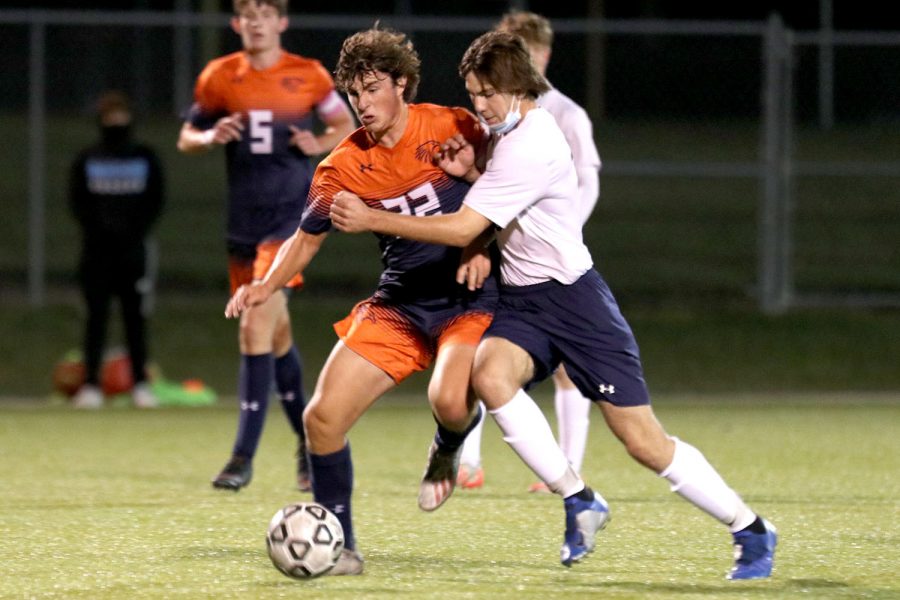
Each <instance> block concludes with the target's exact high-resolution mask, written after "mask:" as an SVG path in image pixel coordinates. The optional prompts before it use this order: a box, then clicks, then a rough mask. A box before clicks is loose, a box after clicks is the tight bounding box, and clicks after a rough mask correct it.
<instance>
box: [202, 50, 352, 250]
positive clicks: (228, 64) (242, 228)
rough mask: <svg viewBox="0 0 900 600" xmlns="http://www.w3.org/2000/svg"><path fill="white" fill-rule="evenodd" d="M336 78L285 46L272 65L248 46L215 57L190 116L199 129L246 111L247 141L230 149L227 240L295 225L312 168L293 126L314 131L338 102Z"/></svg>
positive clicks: (261, 236)
mask: <svg viewBox="0 0 900 600" xmlns="http://www.w3.org/2000/svg"><path fill="white" fill-rule="evenodd" d="M340 102H341V100H340V98H339V97H338V96H337V95H336V94H335V93H334V82H333V81H332V79H331V76H330V75H329V74H328V71H326V70H325V68H324V67H322V65H321V64H320V63H319V61H317V60H313V59H309V58H304V57H302V56H298V55H296V54H290V53H288V52H283V53H282V55H281V58H280V59H279V60H278V62H277V63H276V64H275V65H273V66H272V67H270V68H268V69H264V70H256V69H254V68H253V67H252V66H251V65H250V63H249V61H248V60H247V57H246V54H245V53H244V52H235V53H233V54H229V55H227V56H223V57H221V58H218V59H216V60H213V61H211V62H210V63H209V64H208V65H207V66H206V68H205V69H204V70H203V72H202V73H201V74H200V76H199V77H198V78H197V85H196V88H195V91H194V105H193V106H192V108H191V111H190V115H189V117H188V118H189V121H190V122H191V123H192V124H193V125H194V126H196V127H198V128H200V129H207V128H210V127H212V126H213V125H214V124H215V123H216V121H217V120H218V119H220V118H222V117H224V116H227V115H230V114H233V113H240V114H241V115H242V120H243V124H244V131H243V136H242V139H241V140H239V141H236V142H231V143H229V144H228V145H227V147H226V161H227V171H228V225H227V226H228V241H229V243H230V244H236V245H241V246H245V247H255V246H256V245H257V244H259V243H260V242H262V241H265V240H283V239H286V238H288V237H290V235H291V234H293V232H294V231H295V230H296V228H297V224H298V223H299V220H300V215H301V214H302V211H303V206H304V204H305V202H306V196H307V192H308V189H309V182H310V179H311V177H312V166H311V165H310V162H309V159H308V158H307V157H306V156H305V155H304V154H303V153H302V152H301V151H300V150H299V149H297V148H295V147H292V146H291V145H290V143H289V141H290V137H291V131H290V126H291V125H294V126H296V127H298V128H300V129H311V128H312V124H313V116H314V114H315V112H316V111H318V112H319V113H321V114H328V113H330V112H331V111H333V110H335V108H341V107H340V106H335V103H340Z"/></svg>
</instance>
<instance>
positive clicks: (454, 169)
mask: <svg viewBox="0 0 900 600" xmlns="http://www.w3.org/2000/svg"><path fill="white" fill-rule="evenodd" d="M433 158H434V163H435V164H436V165H437V166H439V167H440V168H441V169H443V170H444V172H446V173H447V174H448V175H453V176H454V177H462V178H464V179H468V178H469V176H470V174H471V172H472V171H473V170H474V169H475V148H474V147H473V146H472V144H470V143H469V142H468V140H466V138H464V137H463V136H462V134H459V133H457V134H456V135H454V136H453V137H450V138H447V141H445V142H444V143H443V144H441V147H440V148H439V149H438V150H437V151H436V152H435V153H434V156H433Z"/></svg>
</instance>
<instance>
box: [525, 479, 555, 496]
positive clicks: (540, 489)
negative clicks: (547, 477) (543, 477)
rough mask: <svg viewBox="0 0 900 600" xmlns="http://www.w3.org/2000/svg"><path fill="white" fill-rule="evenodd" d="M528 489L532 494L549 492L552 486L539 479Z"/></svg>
mask: <svg viewBox="0 0 900 600" xmlns="http://www.w3.org/2000/svg"><path fill="white" fill-rule="evenodd" d="M528 491H529V492H530V493H532V494H549V493H550V488H548V487H547V484H546V483H544V482H543V481H538V482H535V483H532V484H531V485H529V486H528Z"/></svg>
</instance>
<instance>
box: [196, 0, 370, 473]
mask: <svg viewBox="0 0 900 600" xmlns="http://www.w3.org/2000/svg"><path fill="white" fill-rule="evenodd" d="M234 14H235V16H234V17H233V18H232V20H231V27H232V29H233V30H234V31H235V33H237V34H238V35H240V36H241V41H242V43H243V50H241V51H239V52H235V53H232V54H228V55H226V56H223V57H221V58H218V59H216V60H213V61H211V62H210V63H209V64H208V65H207V66H206V68H205V69H203V72H202V73H201V74H200V76H199V77H198V79H197V85H196V89H195V93H194V99H195V102H194V105H193V106H192V107H191V110H190V112H189V115H188V117H187V119H186V121H185V123H184V125H183V126H182V128H181V134H180V136H179V138H178V149H179V150H181V151H182V152H185V153H188V154H194V153H201V152H205V151H208V150H210V149H212V148H214V147H216V146H225V156H226V161H227V172H228V219H227V221H228V226H227V227H228V233H227V242H228V262H229V276H230V277H229V278H230V280H231V291H232V292H234V291H235V290H236V289H237V288H238V287H239V286H241V285H243V284H246V283H250V282H251V281H253V280H255V279H258V278H261V277H262V276H263V275H264V274H265V273H266V270H267V269H268V268H269V266H270V265H271V264H272V261H273V260H274V257H275V253H276V251H277V249H278V247H279V246H280V245H281V242H283V241H284V240H285V239H287V238H288V237H290V235H291V234H292V233H293V232H294V230H295V229H296V228H297V223H298V222H299V220H300V214H301V212H302V210H303V205H304V203H305V201H306V194H307V190H308V189H309V183H310V179H311V176H312V165H311V164H310V160H309V157H311V156H316V155H319V154H322V153H324V152H327V151H329V150H331V149H332V148H333V147H334V146H335V145H336V144H337V143H338V142H339V141H340V140H341V139H343V138H344V137H345V136H346V135H347V134H349V133H350V132H351V131H353V129H354V123H353V116H352V115H351V114H350V111H349V109H348V108H347V106H346V104H345V103H344V102H343V100H342V99H341V98H340V96H339V95H338V93H337V92H336V91H335V89H334V82H333V81H332V79H331V76H330V75H329V74H328V71H326V70H325V69H324V68H323V67H322V65H321V64H320V63H319V61H317V60H313V59H310V58H305V57H302V56H298V55H296V54H290V53H288V52H286V51H285V50H283V49H282V46H281V34H282V33H283V32H284V30H285V29H286V28H287V26H288V18H287V0H235V1H234ZM314 116H318V117H319V119H320V120H321V121H322V122H324V124H325V127H326V128H325V131H324V133H322V134H321V135H315V134H314V133H313V132H312V127H313V119H314ZM284 284H285V286H287V287H288V288H289V287H299V286H300V285H301V284H302V278H301V277H299V276H298V277H294V278H292V279H291V280H290V281H285V282H284ZM287 298H288V295H287V289H284V290H283V291H280V292H279V293H275V294H273V295H272V296H271V298H269V299H268V301H267V302H265V303H263V304H260V305H259V306H257V307H254V308H253V310H249V311H246V312H245V313H244V315H243V316H242V317H241V323H240V330H239V344H240V352H241V364H240V371H239V382H238V386H239V390H238V396H239V401H240V418H239V422H238V431H237V436H236V439H235V442H234V446H233V449H232V454H231V458H230V459H229V460H228V462H227V464H226V465H225V468H224V469H222V471H221V472H220V473H219V474H218V475H217V476H216V477H215V478H214V479H213V482H212V483H213V486H214V487H216V488H221V489H231V490H239V489H240V488H241V487H243V486H245V485H247V484H248V483H250V478H251V477H252V474H253V469H252V460H253V456H254V454H255V452H256V448H257V445H258V443H259V438H260V436H261V434H262V429H263V425H264V423H265V418H266V412H267V407H268V402H269V393H270V390H271V388H272V382H273V380H274V382H275V387H276V389H277V391H278V394H279V396H280V397H281V403H282V407H283V408H284V412H285V415H286V416H287V418H288V420H289V422H290V423H291V426H292V427H293V429H294V431H295V433H296V434H297V436H298V438H299V442H298V467H297V468H298V473H297V484H298V486H299V487H300V488H301V489H306V490H308V489H309V486H310V484H309V473H308V464H307V460H306V453H305V451H304V450H303V448H304V446H305V444H304V440H303V438H304V434H303V424H302V411H303V405H304V399H303V383H302V368H301V363H300V356H299V353H298V352H297V349H296V347H295V346H294V342H293V339H292V336H291V322H290V317H289V314H288V310H287Z"/></svg>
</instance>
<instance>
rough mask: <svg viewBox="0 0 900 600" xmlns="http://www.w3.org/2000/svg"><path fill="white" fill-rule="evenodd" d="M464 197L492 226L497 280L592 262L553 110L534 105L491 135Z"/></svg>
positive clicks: (572, 274)
mask: <svg viewBox="0 0 900 600" xmlns="http://www.w3.org/2000/svg"><path fill="white" fill-rule="evenodd" d="M492 141H493V148H492V150H491V154H490V156H489V158H488V161H487V165H486V168H485V172H484V173H483V174H482V175H481V177H479V178H478V181H476V182H475V184H474V185H473V186H472V189H470V190H469V193H468V194H467V195H466V200H465V204H466V205H467V206H468V207H469V208H471V209H472V210H474V211H476V212H477V213H479V214H481V215H483V216H484V217H486V218H487V219H489V220H490V221H491V222H492V223H494V224H496V225H497V226H499V227H500V228H501V229H502V231H500V232H499V233H498V234H497V243H498V245H499V246H500V253H501V255H502V260H501V262H500V276H501V279H502V281H503V284H504V285H512V286H524V285H532V284H536V283H543V282H545V281H549V280H551V279H555V280H556V281H559V282H560V283H564V284H570V283H573V282H575V281H576V280H577V279H578V278H579V277H581V276H582V275H583V274H584V273H585V272H586V271H587V270H588V269H590V268H591V266H592V265H593V261H592V260H591V254H590V252H589V251H588V249H587V246H585V245H584V243H583V242H582V238H581V224H582V223H581V217H580V214H579V211H578V179H577V177H576V175H575V165H574V163H573V162H572V151H571V149H570V148H569V144H568V143H567V142H566V138H565V136H563V133H562V131H561V130H560V128H559V126H558V125H557V124H556V121H555V120H554V118H553V117H552V116H551V115H550V113H549V112H547V111H546V110H544V109H543V108H540V107H536V108H534V109H532V110H530V111H528V113H527V114H526V115H525V117H524V118H523V119H522V121H521V122H520V123H519V125H518V126H517V127H516V128H515V129H513V130H512V131H511V132H509V133H507V134H505V135H503V136H500V137H499V138H497V137H495V138H494V140H492Z"/></svg>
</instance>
